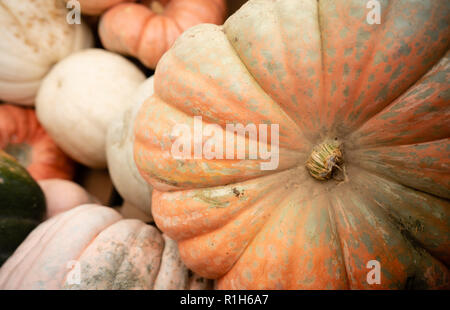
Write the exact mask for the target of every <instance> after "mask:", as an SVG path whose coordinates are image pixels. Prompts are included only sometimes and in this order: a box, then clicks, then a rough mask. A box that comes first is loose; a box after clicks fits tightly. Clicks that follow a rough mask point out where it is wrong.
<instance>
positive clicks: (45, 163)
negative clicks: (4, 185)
mask: <svg viewBox="0 0 450 310" xmlns="http://www.w3.org/2000/svg"><path fill="white" fill-rule="evenodd" d="M0 149H3V150H4V151H5V152H6V153H9V154H10V155H12V156H13V157H15V158H16V159H17V160H18V161H19V163H20V164H21V165H22V166H24V167H25V168H26V169H27V170H28V172H29V173H30V174H31V176H32V177H33V178H34V179H36V180H42V179H51V178H60V179H71V178H72V176H73V173H74V162H73V161H72V160H71V159H70V158H69V157H68V156H67V155H66V154H64V153H63V151H62V150H61V149H60V148H59V147H58V146H57V145H56V143H55V142H54V141H53V139H52V138H51V137H50V136H49V135H48V134H47V133H46V132H45V130H44V128H43V127H42V126H41V124H40V123H39V121H38V120H37V117H36V112H35V111H34V110H33V109H28V108H22V107H17V106H14V105H10V104H0Z"/></svg>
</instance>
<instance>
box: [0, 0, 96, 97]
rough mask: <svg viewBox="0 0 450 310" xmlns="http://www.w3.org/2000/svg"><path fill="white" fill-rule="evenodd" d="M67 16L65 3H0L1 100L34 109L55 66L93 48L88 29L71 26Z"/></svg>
mask: <svg viewBox="0 0 450 310" xmlns="http://www.w3.org/2000/svg"><path fill="white" fill-rule="evenodd" d="M68 12H69V11H68V10H67V9H66V4H65V2H64V1H62V0H56V1H55V0H39V1H17V0H2V1H1V2H0V25H1V31H0V100H3V101H8V102H14V103H18V104H23V105H33V104H34V99H35V96H36V92H37V90H38V88H39V85H40V83H41V80H42V79H43V78H44V76H45V75H46V74H47V72H48V71H49V70H50V68H51V67H52V66H53V65H54V64H55V63H57V62H58V61H59V60H61V59H63V58H64V57H66V56H67V55H69V54H70V53H72V52H74V51H78V50H80V49H83V48H88V47H91V46H93V38H92V34H91V32H90V30H89V28H88V27H87V26H86V25H85V24H84V23H81V24H69V23H68V22H67V20H66V17H67V14H68Z"/></svg>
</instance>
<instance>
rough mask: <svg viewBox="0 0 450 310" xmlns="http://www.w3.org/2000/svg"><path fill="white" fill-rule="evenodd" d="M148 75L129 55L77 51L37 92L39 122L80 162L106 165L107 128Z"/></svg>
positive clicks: (100, 51) (60, 64)
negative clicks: (131, 60)
mask: <svg viewBox="0 0 450 310" xmlns="http://www.w3.org/2000/svg"><path fill="white" fill-rule="evenodd" d="M144 80H145V76H144V74H143V73H142V72H141V71H140V70H139V69H138V68H137V67H136V66H135V65H133V64H132V63H131V62H130V61H128V60H127V59H126V58H124V57H122V56H120V55H117V54H114V53H111V52H108V51H105V50H101V49H87V50H84V51H81V52H78V53H74V54H72V55H70V56H69V57H67V58H66V59H64V60H62V61H61V62H59V63H58V64H57V65H55V66H54V67H53V69H52V70H51V71H50V73H49V74H48V75H47V76H46V77H45V79H44V80H43V82H42V85H41V87H40V89H39V91H38V95H37V97H36V110H37V116H38V119H39V121H40V122H41V123H42V125H43V126H44V127H45V129H46V130H47V132H48V133H49V134H50V135H51V136H52V138H53V139H54V140H55V141H56V143H57V144H58V145H59V146H60V147H61V148H62V149H63V150H64V151H65V153H67V154H68V155H70V156H71V157H72V158H73V159H75V160H76V161H78V162H80V163H82V164H84V165H86V166H89V167H92V168H104V167H106V151H105V145H106V132H107V129H108V126H109V124H110V122H111V121H112V120H114V119H115V118H117V117H118V116H119V115H122V114H123V113H124V112H125V110H126V109H127V108H128V107H129V105H130V100H129V97H130V96H132V95H133V93H134V92H135V91H136V89H137V87H138V86H139V85H140V84H141V83H142V82H143V81H144Z"/></svg>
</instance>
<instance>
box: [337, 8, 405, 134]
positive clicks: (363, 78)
mask: <svg viewBox="0 0 450 310" xmlns="http://www.w3.org/2000/svg"><path fill="white" fill-rule="evenodd" d="M392 3H393V2H392V1H388V2H387V5H386V8H385V9H383V11H384V12H385V13H384V14H383V18H384V19H385V20H387V19H388V15H390V14H389V13H390V12H391V8H392ZM380 18H381V17H380ZM384 25H385V24H383V28H382V29H379V31H377V33H376V35H375V37H374V38H373V39H372V40H373V42H376V43H378V42H379V40H378V39H379V37H380V36H381V35H382V34H383V31H384V28H385V26H384ZM378 45H379V44H372V45H370V47H369V48H370V55H369V56H368V61H367V63H372V62H373V61H374V58H375V51H376V50H377V47H378ZM367 68H368V65H366V66H364V69H365V70H363V71H362V73H361V76H360V78H359V79H357V80H356V82H355V84H353V85H352V86H354V87H352V89H353V90H352V95H351V96H350V98H349V102H355V101H356V100H357V98H358V96H359V94H361V93H362V91H361V90H360V89H361V87H362V85H363V81H366V80H367V75H368V74H369V73H368V71H367ZM402 94H404V92H402V93H401V94H400V95H399V96H401V95H402ZM394 101H395V99H394V100H392V101H391V102H394ZM391 102H387V103H386V105H385V106H384V107H383V108H381V110H383V109H384V108H386V107H387V106H388V105H390V104H391ZM375 114H378V112H377V113H374V115H375ZM372 117H373V115H372V116H371V117H369V118H367V119H366V120H365V121H364V122H362V123H361V124H360V125H359V126H357V128H359V127H361V126H362V125H364V123H366V122H367V121H369V119H370V118H372ZM335 124H336V120H335V119H334V120H333V125H332V126H333V127H334V126H336V125H335ZM357 128H352V129H348V130H347V132H346V133H343V134H341V135H342V136H343V137H345V136H347V135H348V134H350V133H352V132H354V131H356V130H357Z"/></svg>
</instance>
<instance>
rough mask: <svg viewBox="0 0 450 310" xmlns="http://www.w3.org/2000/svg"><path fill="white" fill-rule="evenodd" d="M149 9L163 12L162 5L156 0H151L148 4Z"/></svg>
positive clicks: (159, 12)
mask: <svg viewBox="0 0 450 310" xmlns="http://www.w3.org/2000/svg"><path fill="white" fill-rule="evenodd" d="M150 9H151V10H152V11H153V12H155V13H156V14H162V13H164V6H163V5H162V4H161V3H159V2H158V1H153V2H152V4H151V5H150Z"/></svg>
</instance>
